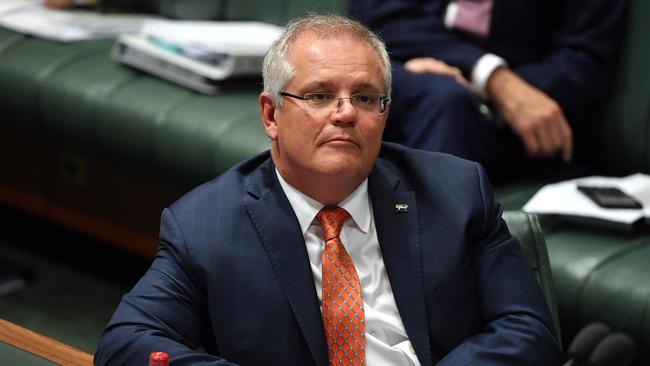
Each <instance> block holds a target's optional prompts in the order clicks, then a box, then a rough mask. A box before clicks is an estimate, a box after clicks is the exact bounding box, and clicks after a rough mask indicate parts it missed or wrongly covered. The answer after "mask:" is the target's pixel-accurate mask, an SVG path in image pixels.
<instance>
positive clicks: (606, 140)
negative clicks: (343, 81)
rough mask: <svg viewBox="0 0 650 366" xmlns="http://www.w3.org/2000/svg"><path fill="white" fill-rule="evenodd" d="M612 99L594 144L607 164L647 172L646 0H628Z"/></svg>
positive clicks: (649, 30) (649, 11)
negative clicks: (623, 38) (597, 139)
mask: <svg viewBox="0 0 650 366" xmlns="http://www.w3.org/2000/svg"><path fill="white" fill-rule="evenodd" d="M629 6H630V8H629V11H628V23H627V31H626V34H625V43H624V44H623V49H622V52H621V59H620V63H619V71H618V75H617V79H616V83H615V85H614V90H613V94H612V100H611V102H610V104H609V106H608V110H607V114H606V117H605V121H604V124H603V130H602V131H600V133H598V136H600V141H598V142H597V143H598V144H599V146H601V147H602V148H603V149H602V151H603V152H604V154H603V158H604V159H605V163H606V165H607V167H609V168H611V169H614V170H616V171H618V172H620V173H621V174H624V173H627V172H635V171H642V172H648V171H650V144H649V143H648V138H649V137H650V128H649V125H650V72H648V65H650V42H648V39H647V36H648V34H650V22H649V21H648V19H649V18H650V1H648V0H631V1H630V5H629Z"/></svg>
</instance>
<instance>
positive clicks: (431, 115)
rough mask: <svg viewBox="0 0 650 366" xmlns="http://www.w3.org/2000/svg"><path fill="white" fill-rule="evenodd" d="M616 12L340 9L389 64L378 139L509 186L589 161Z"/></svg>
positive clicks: (430, 1) (544, 4) (613, 53)
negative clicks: (366, 30) (441, 157)
mask: <svg viewBox="0 0 650 366" xmlns="http://www.w3.org/2000/svg"><path fill="white" fill-rule="evenodd" d="M626 5H627V2H626V1H625V0H589V1H584V0H550V1H537V0H355V1H350V2H349V10H350V13H351V15H352V16H354V17H356V18H357V19H359V20H360V21H362V22H363V23H365V24H367V25H368V26H370V28H372V29H373V30H375V32H377V33H378V34H379V35H380V36H381V37H382V38H383V39H384V40H385V42H386V44H387V46H388V49H389V52H390V54H391V57H392V60H393V67H394V71H393V77H394V84H393V87H394V90H393V99H392V112H391V117H390V119H389V122H388V125H387V130H386V132H385V138H386V139H387V140H390V141H395V142H399V143H403V144H406V145H408V146H411V147H416V148H421V149H426V150H432V151H442V152H447V153H452V154H456V155H458V156H461V157H464V158H468V159H471V160H475V161H479V162H481V163H482V164H483V165H484V166H485V167H486V169H487V171H488V173H489V174H490V176H491V177H493V178H495V179H507V178H509V177H508V175H509V173H513V172H516V173H517V174H521V172H520V169H521V168H523V167H526V166H530V165H531V163H533V166H534V169H531V171H532V172H534V171H538V170H539V168H544V167H546V168H551V169H550V170H551V171H553V170H554V171H558V170H564V171H566V170H572V169H571V168H570V167H569V168H567V167H566V165H565V164H567V163H569V162H574V163H575V164H573V167H574V168H577V167H580V166H581V165H584V164H581V163H585V161H586V160H589V161H592V160H593V155H591V154H590V151H589V150H588V148H589V147H593V146H594V141H591V136H592V134H591V131H594V130H595V129H597V128H598V126H597V121H598V119H599V117H601V116H600V114H602V110H603V105H604V104H605V103H604V102H605V101H606V97H607V95H608V91H609V90H610V86H611V82H612V80H613V75H614V74H615V65H616V60H617V55H618V49H619V46H620V44H621V41H622V36H623V31H624V19H625V16H624V15H625V9H626ZM601 118H602V117H601ZM562 162H563V163H564V164H563V163H562ZM513 166H514V167H517V168H519V169H513ZM558 168H559V169H558ZM543 174H545V173H543Z"/></svg>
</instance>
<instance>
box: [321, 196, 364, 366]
mask: <svg viewBox="0 0 650 366" xmlns="http://www.w3.org/2000/svg"><path fill="white" fill-rule="evenodd" d="M349 216H350V214H349V213H348V212H347V211H345V210H344V209H342V208H340V207H330V206H328V207H325V208H323V209H322V210H321V211H320V212H319V213H318V215H316V219H317V220H318V222H319V223H320V225H321V229H322V231H323V237H324V239H325V250H324V251H323V268H322V272H323V294H322V298H323V306H322V313H323V326H324V327H325V339H326V340H327V355H328V357H329V361H330V365H331V366H335V365H363V364H364V363H365V358H366V357H365V345H366V336H365V327H366V326H365V323H364V315H363V299H362V298H361V282H359V275H358V274H357V271H356V269H355V268H354V263H352V260H351V259H350V256H349V255H348V252H347V251H346V250H345V248H344V247H343V243H341V239H339V234H340V233H341V228H342V227H343V222H345V220H346V219H347V218H348V217H349Z"/></svg>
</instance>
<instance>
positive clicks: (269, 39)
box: [142, 20, 282, 56]
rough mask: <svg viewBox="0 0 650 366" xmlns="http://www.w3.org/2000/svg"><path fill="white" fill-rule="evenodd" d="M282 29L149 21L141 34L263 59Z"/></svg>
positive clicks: (248, 24) (259, 25)
mask: <svg viewBox="0 0 650 366" xmlns="http://www.w3.org/2000/svg"><path fill="white" fill-rule="evenodd" d="M281 32H282V28H281V27H278V26H276V25H273V24H267V23H262V22H217V21H184V20H183V21H181V20H148V21H146V22H144V24H143V26H142V34H144V35H145V36H147V37H150V38H156V39H160V40H162V41H164V42H166V43H169V44H171V45H174V46H177V47H180V48H183V47H191V48H194V49H200V50H203V51H206V52H215V53H226V54H230V55H242V56H245V55H251V56H260V55H261V56H264V55H265V54H266V52H267V51H268V49H269V48H270V47H271V43H273V41H274V40H275V39H277V38H278V37H279V35H280V33H281Z"/></svg>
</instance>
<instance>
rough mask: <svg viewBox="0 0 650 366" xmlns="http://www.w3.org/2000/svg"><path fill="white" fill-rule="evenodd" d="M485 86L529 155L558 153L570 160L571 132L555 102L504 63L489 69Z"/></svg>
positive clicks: (540, 155) (544, 155)
mask: <svg viewBox="0 0 650 366" xmlns="http://www.w3.org/2000/svg"><path fill="white" fill-rule="evenodd" d="M486 89H487V92H488V95H489V97H490V98H491V99H492V100H493V101H494V103H495V105H496V107H497V109H498V110H499V112H500V113H501V115H502V116H503V117H504V118H505V120H506V122H507V123H508V124H509V125H510V127H511V128H512V129H513V130H514V131H515V132H516V133H517V134H518V135H519V136H520V137H521V139H522V140H523V142H524V145H525V147H526V151H527V153H528V155H529V156H530V157H534V158H539V157H551V156H554V155H557V154H560V156H561V157H562V160H564V161H565V162H569V161H571V157H572V155H573V132H572V131H571V127H570V126H569V122H568V121H567V120H566V118H565V116H564V113H563V112H562V109H561V108H560V106H559V105H558V104H557V102H555V101H554V100H553V99H551V98H550V97H549V96H548V95H546V94H545V93H543V92H542V91H541V90H539V89H537V88H535V87H533V86H532V85H530V84H528V83H527V82H526V81H524V80H523V79H521V78H520V77H519V76H517V75H516V74H515V73H513V72H512V71H510V70H509V69H507V68H505V67H500V68H498V69H496V70H495V71H494V72H493V73H492V75H491V76H490V78H489V79H488V82H487V87H486Z"/></svg>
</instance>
